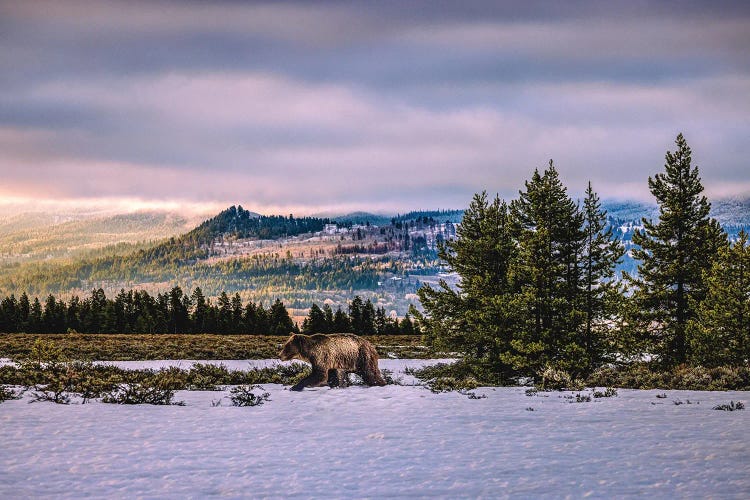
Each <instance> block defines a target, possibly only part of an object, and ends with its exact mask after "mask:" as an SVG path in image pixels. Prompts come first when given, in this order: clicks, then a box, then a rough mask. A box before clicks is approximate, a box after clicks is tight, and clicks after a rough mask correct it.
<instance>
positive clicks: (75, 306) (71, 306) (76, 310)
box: [66, 295, 82, 332]
mask: <svg viewBox="0 0 750 500" xmlns="http://www.w3.org/2000/svg"><path fill="white" fill-rule="evenodd" d="M80 311H81V299H80V298H79V297H78V296H77V295H74V296H72V297H71V298H70V300H69V301H68V311H67V314H66V325H67V328H68V329H70V330H72V331H74V332H80V331H81V329H82V328H81V320H80ZM66 331H67V329H66Z"/></svg>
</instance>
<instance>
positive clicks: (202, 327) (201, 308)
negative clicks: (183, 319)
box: [190, 287, 209, 333]
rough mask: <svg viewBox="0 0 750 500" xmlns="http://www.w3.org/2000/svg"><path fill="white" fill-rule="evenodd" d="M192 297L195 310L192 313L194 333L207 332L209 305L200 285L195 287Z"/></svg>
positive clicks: (191, 319)
mask: <svg viewBox="0 0 750 500" xmlns="http://www.w3.org/2000/svg"><path fill="white" fill-rule="evenodd" d="M190 298H191V302H192V304H193V312H192V314H191V315H190V321H191V323H192V331H193V332H194V333H206V332H207V330H206V320H207V319H208V314H209V312H208V309H209V307H208V303H207V302H206V297H205V296H204V295H203V290H201V288H200V287H195V290H193V293H192V295H191V296H190Z"/></svg>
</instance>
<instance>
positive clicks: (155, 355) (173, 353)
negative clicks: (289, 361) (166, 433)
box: [0, 333, 434, 361]
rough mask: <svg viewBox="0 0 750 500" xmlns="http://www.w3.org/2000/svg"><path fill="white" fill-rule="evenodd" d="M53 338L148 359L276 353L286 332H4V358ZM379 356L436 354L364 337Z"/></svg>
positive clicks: (84, 355) (414, 340) (400, 341)
mask: <svg viewBox="0 0 750 500" xmlns="http://www.w3.org/2000/svg"><path fill="white" fill-rule="evenodd" d="M38 338H41V339H45V340H48V341H51V342H53V343H54V344H55V346H56V347H58V348H60V349H61V350H62V354H63V356H64V357H65V358H66V359H77V360H101V361H125V360H146V359H268V358H276V357H277V355H278V352H279V349H280V348H281V345H282V344H283V343H284V342H285V341H286V339H287V337H286V336H284V337H278V336H272V335H208V334H202V335H148V334H128V335H116V334H80V333H74V334H28V333H8V334H0V358H11V359H24V358H26V357H27V356H28V355H29V353H30V352H31V348H32V346H33V345H34V342H35V341H36V339H38ZM366 338H367V339H368V340H370V342H372V343H373V344H374V345H375V346H377V348H378V352H379V353H380V355H381V356H383V357H385V356H396V357H400V358H427V357H434V353H432V352H431V351H430V350H429V349H427V348H425V347H424V346H423V344H422V340H421V338H420V337H419V336H409V335H393V336H370V337H366Z"/></svg>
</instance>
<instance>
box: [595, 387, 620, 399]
mask: <svg viewBox="0 0 750 500" xmlns="http://www.w3.org/2000/svg"><path fill="white" fill-rule="evenodd" d="M592 395H593V396H594V398H595V399H600V398H613V397H617V389H615V388H614V387H607V388H606V389H605V390H604V392H601V391H594V393H593V394H592Z"/></svg>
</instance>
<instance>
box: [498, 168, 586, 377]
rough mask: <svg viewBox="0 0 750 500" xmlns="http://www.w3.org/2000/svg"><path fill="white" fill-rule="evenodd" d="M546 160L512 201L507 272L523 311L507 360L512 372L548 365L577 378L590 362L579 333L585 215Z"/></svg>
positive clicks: (581, 319)
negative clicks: (513, 249) (512, 242)
mask: <svg viewBox="0 0 750 500" xmlns="http://www.w3.org/2000/svg"><path fill="white" fill-rule="evenodd" d="M566 191H567V190H566V188H565V186H563V184H562V182H561V181H560V178H559V175H558V173H557V170H556V169H555V166H554V164H553V163H552V161H551V160H550V163H549V167H548V168H547V169H546V170H545V171H544V173H543V174H540V173H539V171H538V170H536V171H534V174H533V175H532V178H531V180H530V181H527V182H526V189H525V190H524V191H521V192H520V196H519V198H518V199H517V200H514V201H513V203H511V215H512V218H513V225H514V232H515V237H516V238H517V240H518V258H517V259H516V260H515V261H514V263H515V266H514V268H513V269H512V275H513V278H514V286H515V288H516V290H518V291H519V293H518V295H517V297H516V303H515V304H514V307H515V308H516V309H518V310H521V311H525V312H526V314H525V317H524V318H523V319H522V321H521V324H520V325H519V326H520V328H519V331H518V333H517V335H516V337H515V338H514V342H513V347H514V350H515V353H509V354H508V357H507V359H508V360H509V361H512V363H513V365H514V367H515V368H516V369H522V370H525V371H531V372H539V371H540V370H541V369H542V368H543V367H544V366H545V365H547V364H552V365H554V366H555V367H558V368H562V369H565V370H568V371H570V372H572V373H573V374H578V373H580V372H582V371H585V370H586V369H587V368H588V366H589V363H588V361H587V352H586V348H585V342H584V341H583V339H581V336H580V335H579V332H580V330H581V325H582V324H583V323H585V314H584V312H583V311H581V309H580V297H581V292H582V285H583V280H582V272H581V267H580V265H579V261H580V257H581V254H582V251H583V247H584V243H585V237H586V235H585V233H584V231H583V229H582V227H583V222H584V217H583V214H582V213H581V211H580V210H579V209H578V206H577V205H576V203H575V202H574V201H573V200H572V199H571V198H570V197H569V196H568V194H567V192H566Z"/></svg>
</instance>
